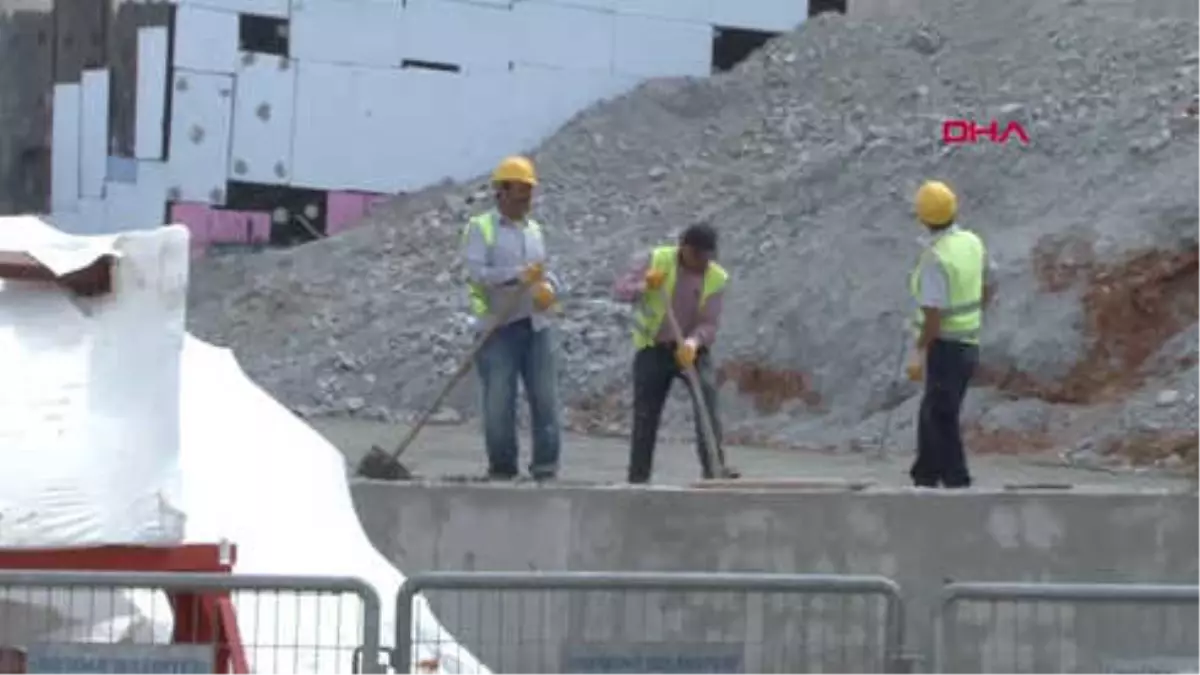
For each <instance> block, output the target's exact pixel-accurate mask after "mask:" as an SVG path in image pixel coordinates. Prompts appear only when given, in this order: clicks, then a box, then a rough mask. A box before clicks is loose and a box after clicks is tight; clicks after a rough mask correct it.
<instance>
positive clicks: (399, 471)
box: [357, 282, 529, 481]
mask: <svg viewBox="0 0 1200 675" xmlns="http://www.w3.org/2000/svg"><path fill="white" fill-rule="evenodd" d="M528 287H529V284H526V283H524V282H522V283H521V286H520V290H519V291H518V292H516V293H513V294H512V296H511V297H510V298H508V299H507V302H505V303H504V304H503V305H502V306H501V307H500V312H499V313H498V314H497V315H496V318H495V320H494V321H492V323H491V325H489V326H488V327H487V329H486V330H484V331H483V332H482V333H480V334H479V337H477V338H476V339H475V342H474V344H472V345H471V349H470V350H468V351H467V354H466V355H465V356H464V357H463V359H462V361H461V362H460V363H459V364H458V368H457V369H456V370H455V371H454V373H453V374H451V375H450V379H449V380H446V384H445V385H444V386H443V387H442V390H441V391H439V392H438V395H437V396H436V397H434V399H433V404H432V405H430V406H429V407H428V408H427V409H426V410H425V412H423V413H421V416H420V417H418V418H417V421H416V422H414V423H413V425H412V426H411V427H409V429H408V433H407V434H405V436H404V438H403V439H402V440H401V441H400V444H399V445H397V446H396V449H395V450H393V451H392V452H388V451H386V450H384V449H383V448H381V447H379V446H378V445H374V446H371V450H370V451H369V452H367V454H366V455H364V456H363V458H362V461H360V462H359V463H358V470H357V473H358V475H359V477H361V478H368V479H371V480H392V481H395V480H411V479H412V472H410V471H409V470H408V468H407V467H405V466H404V464H402V463H401V462H400V455H403V454H404V452H405V451H406V450H408V447H409V446H410V445H412V443H413V441H414V440H416V438H417V434H419V433H421V429H423V428H424V427H425V424H426V423H427V422H429V419H430V418H431V417H433V414H434V413H435V412H437V409H438V408H440V407H441V406H442V402H443V401H445V400H446V397H447V396H449V395H450V392H451V391H452V390H453V389H454V387H455V385H457V384H458V383H459V381H461V380H462V378H463V376H465V375H466V374H467V373H468V372H469V371H470V370H471V364H472V363H474V362H475V357H476V356H477V355H478V354H479V350H481V349H483V345H484V344H486V343H487V341H488V338H490V337H492V335H493V334H494V333H495V332H496V330H497V329H499V328H500V326H502V325H504V324H505V323H507V321H508V318H509V317H511V316H512V315H513V313H514V312H516V311H517V308H518V307H520V306H521V301H522V300H523V299H524V298H525V290H526V289H527V288H528Z"/></svg>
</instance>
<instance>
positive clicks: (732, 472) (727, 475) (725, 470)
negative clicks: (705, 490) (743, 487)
mask: <svg viewBox="0 0 1200 675" xmlns="http://www.w3.org/2000/svg"><path fill="white" fill-rule="evenodd" d="M741 477H742V472H741V471H738V470H737V469H735V468H733V467H732V466H723V467H721V471H720V472H719V474H718V476H717V478H722V479H728V480H732V479H735V478H741Z"/></svg>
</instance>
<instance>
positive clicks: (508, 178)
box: [492, 155, 537, 185]
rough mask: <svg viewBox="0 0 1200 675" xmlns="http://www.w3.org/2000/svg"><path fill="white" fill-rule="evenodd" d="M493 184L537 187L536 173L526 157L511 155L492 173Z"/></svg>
mask: <svg viewBox="0 0 1200 675" xmlns="http://www.w3.org/2000/svg"><path fill="white" fill-rule="evenodd" d="M492 182H493V183H525V184H526V185H537V172H536V171H534V170H533V162H531V161H529V158H528V157H522V156H520V155H513V156H512V157H505V158H504V159H503V160H502V161H501V162H500V163H499V164H497V165H496V170H495V171H493V172H492Z"/></svg>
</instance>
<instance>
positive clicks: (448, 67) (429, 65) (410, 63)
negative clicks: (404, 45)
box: [400, 59, 462, 73]
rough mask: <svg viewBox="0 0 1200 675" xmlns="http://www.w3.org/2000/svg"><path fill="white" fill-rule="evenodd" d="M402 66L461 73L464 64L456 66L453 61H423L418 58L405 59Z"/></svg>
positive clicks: (401, 63)
mask: <svg viewBox="0 0 1200 675" xmlns="http://www.w3.org/2000/svg"><path fill="white" fill-rule="evenodd" d="M400 67H401V68H421V69H423V70H437V71H440V72H443V73H460V72H462V66H456V65H454V64H453V63H441V62H439V61H421V60H418V59H404V60H403V61H401V62H400Z"/></svg>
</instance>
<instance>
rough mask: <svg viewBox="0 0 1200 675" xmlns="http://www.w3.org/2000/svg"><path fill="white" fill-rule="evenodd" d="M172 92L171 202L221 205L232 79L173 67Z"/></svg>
mask: <svg viewBox="0 0 1200 675" xmlns="http://www.w3.org/2000/svg"><path fill="white" fill-rule="evenodd" d="M172 92H173V93H172V96H173V100H172V106H171V107H172V114H171V145H170V158H171V159H170V182H169V186H170V188H171V192H172V196H171V198H172V200H174V201H188V202H200V203H206V204H218V205H219V204H223V203H224V202H225V182H226V180H227V173H226V169H227V166H228V164H229V138H230V126H231V119H232V116H233V77H232V76H231V75H220V74H216V73H197V72H192V71H187V70H183V69H180V68H176V69H175V79H174V82H173V84H172Z"/></svg>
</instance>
